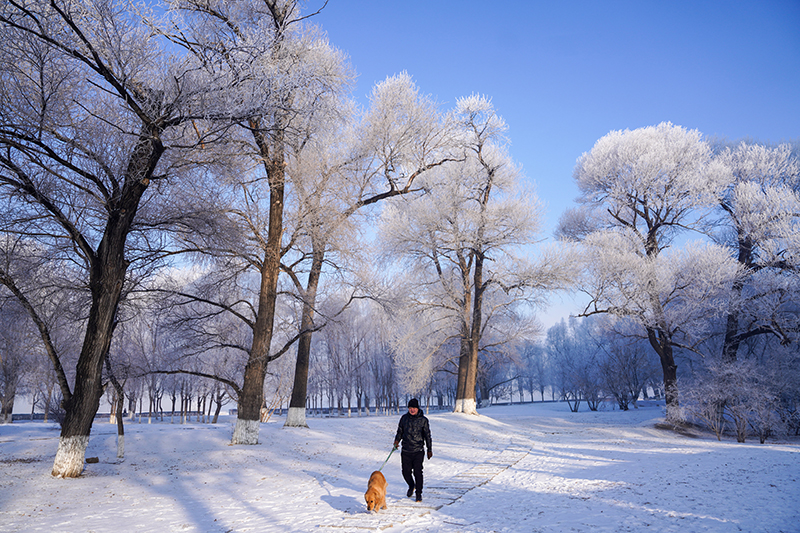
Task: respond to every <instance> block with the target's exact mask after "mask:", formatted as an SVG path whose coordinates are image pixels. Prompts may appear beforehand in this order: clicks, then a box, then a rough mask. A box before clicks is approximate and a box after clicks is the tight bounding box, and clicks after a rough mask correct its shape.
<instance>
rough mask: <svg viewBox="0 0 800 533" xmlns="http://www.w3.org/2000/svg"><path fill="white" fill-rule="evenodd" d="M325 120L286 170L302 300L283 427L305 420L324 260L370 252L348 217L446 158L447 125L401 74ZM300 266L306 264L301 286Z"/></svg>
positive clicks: (410, 187)
mask: <svg viewBox="0 0 800 533" xmlns="http://www.w3.org/2000/svg"><path fill="white" fill-rule="evenodd" d="M348 112H349V113H348ZM337 118H338V119H339V122H338V123H337V122H336V119H337ZM327 126H328V127H327V129H326V130H325V131H324V133H321V134H320V135H319V136H317V137H316V138H310V139H304V140H303V142H302V144H301V145H300V146H296V147H295V152H294V155H295V157H294V161H295V162H296V164H295V165H290V167H289V169H288V172H289V176H290V179H291V180H292V183H293V185H294V187H293V192H294V193H295V196H296V198H295V201H296V203H297V207H298V210H297V216H296V220H297V226H296V231H295V233H294V234H293V237H292V238H291V240H290V241H291V242H292V243H293V244H295V245H296V246H297V247H298V251H299V258H298V254H295V255H293V256H290V257H287V258H286V259H285V260H284V263H283V264H284V271H285V272H287V273H288V274H289V275H290V277H291V279H292V280H293V282H294V285H295V287H296V290H297V293H298V295H300V299H301V301H302V305H303V309H302V318H301V323H300V337H299V342H298V348H297V365H296V368H295V374H294V376H295V377H294V387H293V389H292V401H291V405H290V407H289V414H288V416H287V418H286V426H289V427H303V426H305V425H306V422H305V405H306V397H307V386H308V371H309V369H308V365H309V362H310V357H309V352H310V347H311V339H312V335H313V333H314V331H315V330H317V329H318V328H319V327H321V324H315V321H314V319H315V314H316V311H315V307H316V305H317V291H318V290H319V287H320V279H321V276H322V274H323V267H324V265H325V264H326V262H327V263H329V264H335V265H336V268H335V270H336V271H337V275H341V274H343V272H344V268H342V267H343V263H344V262H345V261H350V262H354V260H355V262H358V261H359V260H360V261H368V255H369V254H366V253H364V252H365V250H364V247H363V245H362V246H360V247H359V246H358V242H359V240H360V239H358V238H357V234H356V231H355V230H354V220H353V218H354V217H355V215H357V214H359V213H361V212H363V211H365V210H366V209H367V208H369V207H370V206H373V205H375V204H378V203H379V202H381V201H385V200H387V199H389V198H393V197H397V196H401V195H406V194H410V193H415V192H418V191H419V189H418V188H417V186H416V183H417V182H418V181H419V180H420V179H421V176H424V175H426V174H427V173H430V172H431V171H432V169H435V168H437V167H439V166H441V165H443V164H444V163H446V162H448V161H451V160H452V159H453V157H452V154H451V151H452V149H453V145H452V142H451V139H450V124H449V123H448V122H447V120H446V118H445V117H442V116H441V114H440V113H439V112H438V110H437V109H436V106H435V105H434V103H433V101H432V100H431V99H430V98H429V97H427V96H425V95H422V94H420V93H419V89H418V88H417V87H416V85H415V84H414V82H413V80H412V79H411V77H410V76H409V75H408V74H406V73H402V74H399V75H396V76H391V77H389V78H387V79H386V80H384V81H383V82H381V83H378V84H376V85H375V87H374V89H373V91H372V94H371V96H370V104H369V107H368V109H367V110H366V111H365V112H364V113H363V114H361V115H356V114H354V113H352V112H351V109H350V107H349V106H348V107H344V106H343V108H342V109H341V110H340V113H339V114H337V116H335V117H329V120H328V124H327ZM362 240H363V239H362ZM355 248H359V249H358V252H356V251H355ZM359 255H360V256H361V257H358V256H359ZM332 258H333V260H332ZM309 259H310V261H309ZM302 268H307V269H308V270H307V274H305V276H304V277H305V285H303V280H302V277H303V276H302V272H300V270H301V269H302ZM331 269H333V267H332V268H331ZM356 283H358V281H356ZM357 292H358V291H357V290H356V289H353V294H354V295H356V293H357ZM361 292H362V293H363V291H361ZM348 301H349V300H348ZM344 303H345V304H347V303H348V302H344Z"/></svg>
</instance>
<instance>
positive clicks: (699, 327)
mask: <svg viewBox="0 0 800 533" xmlns="http://www.w3.org/2000/svg"><path fill="white" fill-rule="evenodd" d="M574 177H575V179H576V181H577V183H578V186H579V188H580V191H581V194H580V197H579V198H578V202H579V204H580V205H579V207H577V208H576V209H573V210H570V211H569V212H568V213H566V214H565V216H564V217H563V218H562V220H561V223H560V227H559V232H560V235H561V236H562V237H563V238H564V239H566V240H568V241H570V242H573V243H576V244H577V245H578V246H579V248H580V250H581V256H582V257H583V258H584V259H585V260H584V261H583V273H582V275H581V277H580V278H579V282H578V286H579V288H580V290H581V291H582V292H584V293H585V294H586V295H587V296H588V301H589V303H588V305H587V307H586V309H585V311H584V312H583V314H584V315H586V316H588V315H594V314H604V315H607V316H609V317H611V318H613V319H614V320H610V321H609V323H608V324H609V325H608V326H607V327H609V328H614V329H615V330H616V328H617V327H619V328H620V329H618V333H619V335H620V336H623V337H634V338H638V339H641V340H644V341H646V342H647V343H648V344H649V345H650V347H651V348H652V350H653V352H654V353H655V354H656V355H657V356H658V359H659V361H660V362H661V369H662V375H663V381H664V390H665V394H666V399H667V414H668V417H669V418H673V419H680V418H681V417H682V411H681V409H680V407H679V401H678V399H679V395H678V392H679V390H678V389H679V387H678V384H679V379H678V377H679V376H678V356H679V355H680V357H685V358H694V359H695V361H696V362H697V363H698V367H699V368H698V370H699V371H706V372H710V373H711V374H720V373H721V374H728V373H733V374H737V373H740V372H743V371H744V369H745V368H756V367H748V366H746V365H741V364H740V363H741V361H742V357H743V356H745V357H747V356H748V354H751V353H754V352H758V351H759V348H757V347H758V346H761V347H762V348H761V349H760V350H761V351H762V352H764V353H766V354H769V357H768V359H770V361H769V362H767V361H762V362H763V363H764V364H762V365H759V366H758V368H762V369H766V368H769V366H770V365H773V366H776V367H780V368H783V369H792V371H793V372H794V373H795V374H796V371H797V364H798V349H797V341H798V324H800V308H798V306H797V303H796V302H797V301H798V295H799V293H798V289H800V284H799V283H798V282H800V276H798V267H800V262H799V261H800V255H799V254H798V250H800V247H799V246H798V245H800V240H798V239H799V238H800V216H799V215H800V194H798V191H799V189H800V166H799V164H798V157H797V154H796V152H793V150H792V147H791V146H790V145H788V144H784V145H780V146H765V145H760V144H753V143H746V142H742V143H740V144H737V145H730V146H728V145H725V144H724V143H718V144H716V145H715V144H712V143H709V142H708V141H706V140H704V139H703V138H702V135H701V134H700V133H699V132H698V131H695V130H692V131H689V130H686V129H684V128H681V127H679V126H674V125H672V124H669V123H662V124H659V125H657V126H653V127H647V128H641V129H637V130H633V131H627V130H626V131H615V132H611V133H609V134H608V135H606V136H605V137H603V138H602V139H600V140H599V141H597V143H596V144H595V146H594V148H593V149H592V150H591V151H590V152H587V153H586V154H584V155H583V156H582V157H581V158H580V159H579V161H578V164H577V166H576V169H575V174H574ZM762 359H763V357H762ZM715 369H716V370H715ZM694 375H695V376H700V375H702V372H696V373H695V374H694ZM686 377H687V381H688V380H689V377H690V376H688V375H687V376H686ZM742 378H743V379H745V376H742ZM707 379H711V378H706V380H707ZM760 381H762V382H766V381H768V380H765V379H761V380H760ZM724 382H725V380H718V383H724ZM720 387H721V388H722V389H724V390H723V391H721V395H722V396H720V397H719V398H718V399H717V400H715V401H714V403H715V406H716V407H715V410H716V412H718V413H719V416H720V417H721V416H722V413H723V412H724V411H725V409H727V408H731V407H732V406H734V405H736V404H737V403H738V402H739V401H740V396H741V395H740V393H739V392H737V391H736V390H735V389H731V388H729V387H728V386H722V385H720ZM792 387H795V388H794V390H778V391H776V392H775V393H774V394H773V397H775V395H784V396H785V395H787V394H788V395H789V397H793V398H794V400H792V401H796V398H797V393H796V390H797V389H796V384H794V385H792ZM790 403H791V402H790ZM790 409H793V408H792V407H790Z"/></svg>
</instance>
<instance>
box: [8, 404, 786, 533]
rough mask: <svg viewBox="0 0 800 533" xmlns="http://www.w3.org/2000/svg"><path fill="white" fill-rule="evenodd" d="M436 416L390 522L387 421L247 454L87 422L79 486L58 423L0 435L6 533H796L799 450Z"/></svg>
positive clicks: (542, 418)
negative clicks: (378, 501) (410, 487)
mask: <svg viewBox="0 0 800 533" xmlns="http://www.w3.org/2000/svg"><path fill="white" fill-rule="evenodd" d="M481 413H482V414H481V416H477V417H476V416H466V415H455V414H452V413H441V414H433V415H431V416H430V417H429V418H430V419H431V431H432V433H433V450H434V456H433V459H432V460H430V461H426V463H425V480H426V487H429V488H428V489H426V491H425V493H424V494H423V502H422V503H416V502H413V501H411V500H409V499H407V498H405V483H404V482H403V480H402V477H401V475H400V457H399V455H398V454H397V453H395V454H394V455H392V457H391V458H390V460H389V462H388V464H387V465H386V466H385V467H384V469H383V471H384V473H385V474H386V477H387V480H388V482H389V494H388V503H389V507H390V508H389V510H388V511H381V512H380V513H378V514H373V513H367V512H366V510H365V505H364V500H363V493H364V490H365V489H366V482H367V478H368V477H369V474H370V473H371V472H372V471H373V470H376V469H377V468H379V467H380V466H381V463H382V462H383V461H384V459H386V456H387V454H388V453H389V450H390V448H391V444H392V440H393V438H394V432H395V429H396V424H397V420H398V418H399V417H398V416H391V417H385V416H380V417H377V416H370V417H362V418H358V417H353V418H328V419H317V418H310V419H309V424H310V425H311V428H310V429H284V428H283V427H282V426H283V419H281V418H273V419H272V420H271V421H270V422H269V423H266V424H263V425H262V427H261V437H260V440H261V443H262V444H260V445H258V446H251V447H244V446H237V447H232V446H229V445H228V442H229V440H230V436H231V432H232V426H233V419H232V418H224V419H223V422H221V423H219V424H217V425H216V426H212V425H208V424H200V423H196V422H192V423H190V424H186V425H177V424H176V425H172V424H169V423H168V422H164V423H153V424H146V423H142V424H138V423H127V424H126V457H125V460H124V461H123V462H118V461H117V458H116V436H115V427H114V426H113V425H111V424H108V423H96V424H95V426H94V430H93V435H92V439H91V441H90V444H89V450H88V453H87V457H91V456H96V457H99V460H100V462H99V463H97V464H88V465H86V470H85V472H84V475H83V477H81V478H79V479H69V480H65V479H55V478H53V477H51V476H50V474H49V472H50V468H51V466H52V459H53V456H54V454H55V450H56V447H57V442H58V429H57V428H56V427H55V426H53V425H52V424H44V423H39V422H19V423H14V424H11V425H4V426H0V474H1V476H0V531H4V532H5V531H25V532H33V531H47V532H62V531H63V532H97V533H100V532H113V533H123V532H129V531H146V532H162V531H192V532H248V531H252V532H320V533H338V532H342V531H370V530H371V531H375V530H382V531H387V532H389V533H400V532H402V533H418V532H419V533H421V532H444V533H448V532H450V533H454V532H476V533H479V532H501V531H502V532H542V533H545V532H546V533H559V532H612V531H614V532H616V531H630V532H639V531H653V532H659V533H662V532H676V533H678V532H680V533H688V532H695V531H698V532H699V531H703V532H732V531H745V532H767V533H780V532H784V533H788V532H800V504H799V503H798V502H800V441H797V440H790V441H786V440H785V439H783V440H780V441H778V442H776V443H771V444H767V445H761V444H758V441H757V440H755V441H753V442H750V443H747V444H737V443H736V442H735V441H726V442H717V440H716V439H715V438H714V437H713V436H710V435H699V436H686V435H680V434H677V433H674V432H672V431H668V430H663V429H658V428H657V427H656V424H657V423H659V422H661V421H662V420H663V419H662V411H661V408H659V407H643V408H641V409H639V410H632V411H629V412H620V411H600V412H589V411H581V412H579V413H570V412H569V411H568V409H567V406H566V405H565V404H533V405H523V406H511V407H491V408H487V409H484V410H482V411H481Z"/></svg>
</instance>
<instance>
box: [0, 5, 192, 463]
mask: <svg viewBox="0 0 800 533" xmlns="http://www.w3.org/2000/svg"><path fill="white" fill-rule="evenodd" d="M126 5H127V4H124V3H122V2H116V1H112V0H87V1H84V2H66V1H64V2H62V1H55V0H54V1H51V2H45V1H36V0H20V1H16V0H12V1H8V2H4V3H3V5H2V7H0V33H1V35H0V36H1V37H2V40H3V43H4V45H3V48H2V51H0V86H2V91H0V92H2V94H3V98H2V100H1V101H0V195H2V196H0V200H1V201H2V202H3V206H2V209H0V212H2V213H3V216H2V221H1V223H2V228H1V231H2V232H3V233H6V234H12V235H25V236H27V237H29V238H31V239H33V240H35V241H36V243H37V245H38V246H41V247H42V248H43V249H45V250H47V252H46V253H47V254H50V256H51V257H52V258H54V259H59V260H63V261H67V262H70V263H72V264H73V265H74V266H75V267H76V268H78V269H80V270H81V271H82V277H83V279H82V283H83V286H84V287H85V288H86V291H87V293H88V295H89V298H88V302H87V308H86V309H85V312H84V317H85V322H84V323H83V324H84V325H83V327H84V339H83V345H82V347H81V349H80V355H79V357H78V361H77V365H76V367H75V375H74V381H73V382H72V384H71V383H70V380H69V379H68V378H67V375H66V369H65V368H64V366H63V365H61V364H60V361H61V357H62V354H59V353H58V352H57V351H56V350H55V349H50V348H48V353H49V355H50V358H51V362H52V363H53V365H54V368H55V369H56V372H57V374H58V375H59V378H58V379H59V383H60V385H61V394H62V395H63V403H64V408H65V410H66V415H65V419H64V422H63V425H62V431H61V439H60V442H59V448H58V452H57V454H56V458H55V461H54V465H53V475H56V476H64V477H75V476H78V475H79V474H80V473H81V471H82V469H83V459H84V454H85V450H86V445H87V443H88V439H89V433H90V431H91V427H92V420H93V418H94V415H95V413H96V411H97V409H98V406H99V401H100V397H101V395H102V383H101V373H102V368H103V364H104V361H105V358H106V355H107V353H108V350H109V346H110V343H111V340H112V332H113V330H114V324H115V322H116V315H117V311H118V307H119V303H120V300H121V299H122V298H123V296H124V289H125V286H126V282H127V280H128V275H129V273H130V272H131V267H132V266H133V267H139V266H141V265H142V264H144V263H147V262H148V261H150V260H152V259H153V258H154V257H153V250H152V245H154V244H156V245H157V242H158V239H155V240H154V241H149V240H148V239H147V236H146V232H145V231H144V230H145V229H147V228H148V227H152V226H151V224H152V221H150V220H147V221H146V220H145V219H144V217H145V214H146V215H147V216H148V217H149V216H152V215H153V214H154V212H155V211H156V209H155V207H153V208H150V207H147V203H148V202H150V201H151V200H152V199H153V198H156V196H155V195H153V192H154V189H156V190H158V189H160V188H162V187H166V186H167V184H166V183H163V178H164V177H165V176H166V175H167V172H168V169H167V166H166V165H165V161H166V160H165V158H164V154H165V150H167V148H168V147H169V145H170V143H171V141H172V139H175V138H177V137H179V136H180V135H181V133H182V132H181V126H182V125H183V124H185V121H186V120H188V119H190V118H191V116H192V110H193V109H196V104H197V103H198V97H199V94H198V92H197V91H198V90H200V91H202V88H203V83H202V81H201V80H198V79H196V78H195V76H196V72H194V71H191V70H190V69H187V68H186V63H185V62H184V61H181V60H180V59H176V58H172V57H170V56H169V54H168V53H167V52H166V51H165V49H164V47H163V42H162V41H163V40H161V39H160V38H158V37H156V36H154V35H153V34H152V33H151V32H150V31H149V30H148V29H147V28H145V27H144V25H142V24H141V21H140V20H138V19H137V16H135V15H133V14H132V13H131V12H129V11H126ZM145 207H147V209H145ZM145 222H147V223H146V224H145ZM13 282H14V280H11V283H10V284H11V285H13ZM7 285H8V284H7ZM13 290H14V289H12V291H13ZM21 296H22V298H21V299H24V294H21ZM29 312H30V313H31V314H32V315H35V314H36V313H37V312H38V311H37V310H36V309H33V308H30V309H29ZM39 330H40V333H41V337H42V341H43V342H44V343H45V344H46V345H47V344H48V343H49V341H48V339H47V334H46V331H45V330H44V329H43V328H41V327H40V328H39Z"/></svg>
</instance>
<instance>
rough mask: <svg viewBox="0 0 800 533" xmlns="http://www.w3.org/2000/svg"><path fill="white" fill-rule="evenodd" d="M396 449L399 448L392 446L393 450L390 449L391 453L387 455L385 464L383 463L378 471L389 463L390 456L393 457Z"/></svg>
mask: <svg viewBox="0 0 800 533" xmlns="http://www.w3.org/2000/svg"><path fill="white" fill-rule="evenodd" d="M396 449H397V448H392V451H390V452H389V455H388V456H387V457H386V460H385V461H384V462H383V464H382V465H381V467H380V468H379V469H378V472H380V471H381V470H383V467H384V466H386V463H388V462H389V457H391V456H392V454H393V453H394V451H395V450H396Z"/></svg>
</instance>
